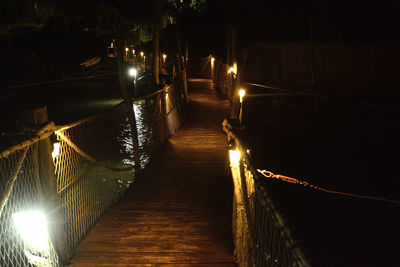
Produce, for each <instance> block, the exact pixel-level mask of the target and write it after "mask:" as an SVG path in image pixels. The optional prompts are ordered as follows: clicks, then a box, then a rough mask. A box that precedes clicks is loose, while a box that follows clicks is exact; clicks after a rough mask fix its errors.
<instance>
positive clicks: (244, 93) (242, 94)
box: [239, 89, 246, 103]
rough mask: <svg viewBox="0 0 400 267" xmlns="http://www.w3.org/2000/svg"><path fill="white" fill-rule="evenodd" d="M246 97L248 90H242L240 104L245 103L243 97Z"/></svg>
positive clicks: (240, 91)
mask: <svg viewBox="0 0 400 267" xmlns="http://www.w3.org/2000/svg"><path fill="white" fill-rule="evenodd" d="M245 95H246V90H244V89H240V90H239V96H240V103H242V102H243V97H244V96H245Z"/></svg>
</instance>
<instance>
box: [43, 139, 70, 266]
mask: <svg viewBox="0 0 400 267" xmlns="http://www.w3.org/2000/svg"><path fill="white" fill-rule="evenodd" d="M37 146H38V159H37V163H38V167H39V168H38V169H39V177H37V179H38V182H39V187H40V191H41V206H42V207H43V208H44V210H45V211H46V215H47V218H48V222H47V223H48V231H49V236H50V240H51V242H52V244H53V247H54V249H55V251H56V252H57V255H58V257H59V260H60V262H61V265H62V266H63V265H64V264H66V263H67V262H68V259H69V258H70V256H72V255H71V253H72V251H69V249H68V244H67V235H66V233H65V230H64V228H65V221H64V213H63V205H62V199H61V197H60V195H58V192H57V180H56V177H55V166H54V163H53V158H52V156H51V153H52V151H53V144H52V142H51V141H50V137H48V138H46V139H43V140H40V141H39V142H38V143H37Z"/></svg>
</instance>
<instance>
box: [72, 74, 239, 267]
mask: <svg viewBox="0 0 400 267" xmlns="http://www.w3.org/2000/svg"><path fill="white" fill-rule="evenodd" d="M189 86H190V108H189V116H188V118H187V121H186V122H185V123H184V124H183V126H182V128H181V129H179V130H178V131H177V132H176V134H175V135H174V136H173V137H172V138H171V139H170V140H169V142H168V143H167V144H166V145H165V146H164V147H163V148H162V150H161V151H160V152H159V154H158V155H157V156H156V157H155V158H154V159H153V161H152V162H151V164H150V165H149V166H148V167H147V168H146V169H145V170H144V172H143V174H142V175H141V176H140V177H138V178H137V179H136V180H135V182H134V186H133V188H132V189H130V190H129V191H128V192H127V193H126V194H125V196H124V197H123V198H122V199H121V200H120V201H119V202H117V203H116V204H115V205H114V206H113V207H112V208H111V209H110V210H109V211H108V212H107V213H106V214H105V216H104V217H103V218H102V219H101V220H100V222H99V223H98V224H97V225H96V226H95V227H94V229H93V230H92V231H91V232H90V233H89V235H88V236H87V238H86V239H85V240H84V241H83V242H82V243H81V244H80V246H79V247H78V249H77V250H76V253H75V256H74V258H73V260H72V266H154V265H157V266H158V265H169V266H193V265H196V266H235V264H234V262H233V256H232V255H233V241H232V229H231V210H232V188H231V182H230V178H229V177H227V176H225V175H224V171H225V160H226V141H225V140H226V137H225V136H224V134H223V132H222V130H221V122H222V119H223V118H224V117H225V116H227V115H228V103H227V101H226V100H221V99H219V98H218V97H217V95H216V93H215V91H214V89H213V86H212V84H211V82H210V81H209V80H193V81H191V82H190V83H189Z"/></svg>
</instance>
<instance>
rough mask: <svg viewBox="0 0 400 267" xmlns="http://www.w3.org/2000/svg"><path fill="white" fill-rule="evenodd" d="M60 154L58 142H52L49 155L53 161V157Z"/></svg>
mask: <svg viewBox="0 0 400 267" xmlns="http://www.w3.org/2000/svg"><path fill="white" fill-rule="evenodd" d="M59 154H60V143H59V142H57V143H54V144H53V152H52V153H51V157H52V158H53V161H54V160H55V158H56V157H57V156H58V155H59Z"/></svg>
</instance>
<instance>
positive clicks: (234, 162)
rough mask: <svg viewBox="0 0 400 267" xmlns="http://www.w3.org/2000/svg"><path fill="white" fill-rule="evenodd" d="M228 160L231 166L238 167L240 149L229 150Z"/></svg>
mask: <svg viewBox="0 0 400 267" xmlns="http://www.w3.org/2000/svg"><path fill="white" fill-rule="evenodd" d="M229 160H230V163H231V167H238V166H239V161H240V151H239V150H229Z"/></svg>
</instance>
